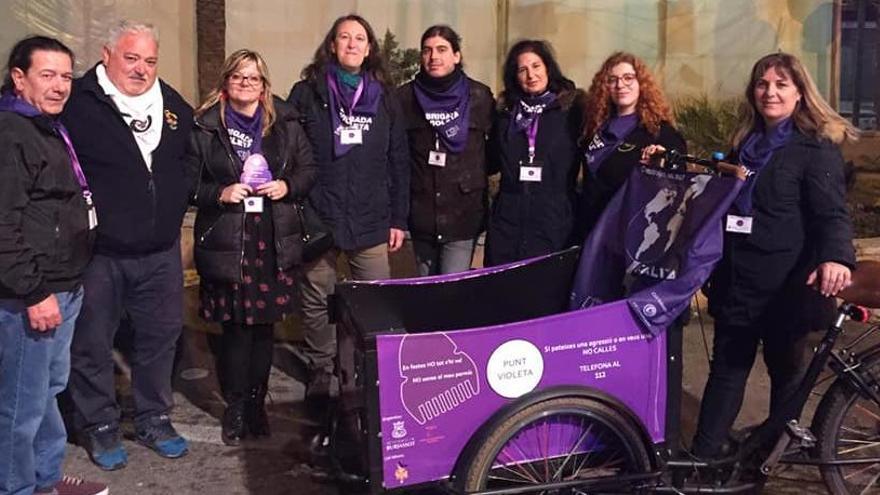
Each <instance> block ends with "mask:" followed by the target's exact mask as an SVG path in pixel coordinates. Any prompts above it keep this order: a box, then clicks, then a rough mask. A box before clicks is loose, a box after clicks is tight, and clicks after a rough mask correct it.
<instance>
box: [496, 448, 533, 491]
mask: <svg viewBox="0 0 880 495" xmlns="http://www.w3.org/2000/svg"><path fill="white" fill-rule="evenodd" d="M501 453H502V454H503V453H504V451H503V450H502V452H501ZM507 457H508V459H510V463H511V465H512V466H513V467H514V468H516V469H511V468H510V466H508V464H507V463H505V462H503V461H502V463H501V467H500V469H502V470H504V471H507V472H509V473H511V474H513V475H514V476H518V477H519V478H521V479H522V480H524V481H525V482H526V483H538V479H537V478H536V477H534V476H532V475H531V473H529V472H528V471H526V470H525V469H523V467H522V464H521V463H518V462H516V461H514V460H513V458H511V457H510V456H509V455H507ZM490 469H491V468H490ZM490 473H491V471H490ZM490 477H491V474H490ZM495 477H496V478H498V479H506V478H502V477H501V476H498V475H496V476H495ZM507 481H510V482H513V483H522V482H523V481H516V480H507Z"/></svg>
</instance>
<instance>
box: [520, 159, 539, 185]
mask: <svg viewBox="0 0 880 495" xmlns="http://www.w3.org/2000/svg"><path fill="white" fill-rule="evenodd" d="M541 165H542V164H541V162H532V163H523V162H519V180H520V182H541V170H542V168H543V167H541Z"/></svg>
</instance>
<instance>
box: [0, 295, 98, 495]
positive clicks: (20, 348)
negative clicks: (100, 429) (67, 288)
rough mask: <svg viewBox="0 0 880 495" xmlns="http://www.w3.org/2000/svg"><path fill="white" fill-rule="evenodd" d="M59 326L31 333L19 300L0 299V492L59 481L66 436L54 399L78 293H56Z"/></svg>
mask: <svg viewBox="0 0 880 495" xmlns="http://www.w3.org/2000/svg"><path fill="white" fill-rule="evenodd" d="M55 297H56V298H57V299H58V307H59V309H60V310H61V317H62V323H61V325H60V326H59V327H57V328H55V329H54V330H50V331H48V332H36V331H34V330H32V329H31V327H30V321H29V320H28V317H27V308H26V307H25V305H24V302H23V301H22V300H20V299H0V494H3V495H22V494H28V495H29V494H31V493H33V491H34V490H35V489H36V488H48V487H51V486H53V485H55V483H57V482H58V481H60V480H61V475H62V462H63V460H64V448H65V444H66V443H67V432H66V431H65V429H64V422H63V420H62V419H61V413H60V411H59V410H58V402H57V400H56V398H55V396H56V395H58V394H59V393H60V392H61V391H62V390H64V387H66V386H67V377H68V375H69V372H70V341H71V338H72V337H73V327H74V322H75V321H76V317H77V314H79V310H80V305H81V304H82V297H83V291H82V289H77V290H75V291H71V292H59V293H56V294H55Z"/></svg>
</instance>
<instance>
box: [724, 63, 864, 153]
mask: <svg viewBox="0 0 880 495" xmlns="http://www.w3.org/2000/svg"><path fill="white" fill-rule="evenodd" d="M771 68H772V69H774V70H776V73H777V74H779V75H780V76H782V75H784V76H786V77H788V78H790V79H791V80H792V82H793V83H794V85H795V87H797V89H798V91H799V92H800V94H801V99H800V101H798V103H797V104H796V105H795V108H794V113H792V121H793V122H794V125H795V127H797V128H798V130H799V131H800V132H802V133H804V134H806V135H808V136H811V137H813V138H815V139H819V140H827V141H830V142H832V143H834V144H838V145H839V144H842V143H843V142H845V141H850V142H852V141H856V140H858V139H859V130H858V129H856V128H855V126H853V125H852V124H851V123H850V122H849V121H847V120H846V119H844V118H843V117H841V116H840V114H838V113H837V112H836V111H834V109H833V108H831V106H830V105H828V103H827V102H826V101H825V99H824V98H822V95H821V94H819V90H818V89H816V84H815V83H814V82H813V78H811V77H810V73H809V72H807V70H806V69H805V68H804V65H803V64H802V63H801V61H800V60H798V58H797V57H795V56H794V55H791V54H789V53H782V52H779V53H771V54H770V55H765V56H764V57H761V59H760V60H758V61H757V62H756V63H755V66H754V67H752V75H751V79H750V80H749V84H748V86H747V87H746V100H745V102H743V104H742V107H741V110H740V123H739V126H738V127H737V130H736V132H735V133H734V135H733V146H734V147H737V146H738V145H739V144H740V143H742V141H743V140H744V139H745V138H746V137H747V136H748V135H749V133H750V132H752V131H753V130H755V129H757V128H759V126H760V125H762V124H763V121H762V117H761V114H760V113H759V112H758V110H757V108H758V106H757V103H756V102H755V86H757V84H758V82H759V81H760V80H761V78H762V77H764V73H765V72H767V71H768V70H769V69H771Z"/></svg>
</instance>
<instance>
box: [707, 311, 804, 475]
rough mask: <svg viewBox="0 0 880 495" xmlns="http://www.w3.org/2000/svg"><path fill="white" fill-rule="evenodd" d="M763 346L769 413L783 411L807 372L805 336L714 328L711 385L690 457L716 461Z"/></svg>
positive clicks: (781, 330)
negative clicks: (760, 348)
mask: <svg viewBox="0 0 880 495" xmlns="http://www.w3.org/2000/svg"><path fill="white" fill-rule="evenodd" d="M759 342H761V343H763V351H764V363H765V364H766V365H767V372H768V374H769V375H770V414H771V415H773V414H774V413H777V411H780V410H782V408H783V407H784V405H785V404H786V402H787V401H788V400H789V399H790V398H791V397H792V395H793V394H794V392H795V390H797V386H798V384H799V383H800V380H801V378H802V377H803V374H804V371H806V357H805V356H806V354H805V351H806V349H807V335H806V334H805V333H803V332H802V331H798V330H797V329H791V328H786V325H785V324H784V323H779V324H773V323H767V322H759V323H756V324H755V325H753V326H733V325H725V324H723V323H721V322H717V321H716V323H715V342H714V344H713V348H712V363H711V365H710V368H709V380H708V381H707V382H706V389H705V391H704V392H703V401H702V403H701V405H700V417H699V420H698V423H697V433H696V435H695V436H694V444H693V449H692V450H693V453H694V454H695V455H697V456H699V457H703V458H717V457H719V456H720V455H721V454H722V449H723V447H724V445H725V443H726V442H727V439H728V438H729V434H730V428H731V427H732V426H733V424H734V421H735V420H736V417H737V415H738V414H739V410H740V408H741V407H742V403H743V396H744V394H745V390H746V383H747V382H748V379H749V373H750V372H751V371H752V365H753V364H754V362H755V357H756V355H757V353H758V343H759Z"/></svg>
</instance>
